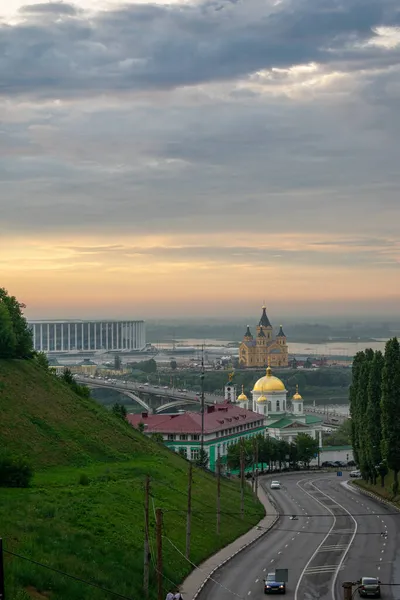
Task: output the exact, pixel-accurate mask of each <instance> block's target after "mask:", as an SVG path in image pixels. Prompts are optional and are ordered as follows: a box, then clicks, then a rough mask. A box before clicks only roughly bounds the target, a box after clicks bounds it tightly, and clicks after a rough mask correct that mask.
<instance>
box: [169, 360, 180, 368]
mask: <svg viewBox="0 0 400 600" xmlns="http://www.w3.org/2000/svg"><path fill="white" fill-rule="evenodd" d="M169 366H170V367H171V369H172V371H176V369H177V367H178V363H177V362H176V360H175V359H174V358H173V359H172V360H171V362H170V363H169Z"/></svg>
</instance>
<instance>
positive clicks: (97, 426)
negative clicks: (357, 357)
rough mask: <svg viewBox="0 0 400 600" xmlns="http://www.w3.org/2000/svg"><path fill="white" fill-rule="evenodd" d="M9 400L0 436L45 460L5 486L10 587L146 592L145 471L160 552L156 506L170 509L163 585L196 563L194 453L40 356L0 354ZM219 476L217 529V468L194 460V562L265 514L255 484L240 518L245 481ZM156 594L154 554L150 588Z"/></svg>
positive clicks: (82, 593)
mask: <svg viewBox="0 0 400 600" xmlns="http://www.w3.org/2000/svg"><path fill="white" fill-rule="evenodd" d="M0 411H1V421H0V444H1V445H2V447H6V448H8V449H10V450H13V451H19V452H23V453H25V454H26V455H27V456H28V457H29V459H30V460H31V462H32V463H33V465H34V467H35V469H36V472H35V476H34V480H33V483H32V485H31V487H30V488H28V489H6V488H0V535H1V537H2V538H3V543H4V547H5V550H6V551H7V552H6V554H5V574H6V596H7V598H12V599H13V600H28V599H33V598H34V599H39V598H42V599H52V600H56V599H57V600H61V599H66V598H68V600H78V599H79V600H82V598H85V599H88V600H100V599H101V600H104V599H108V598H110V599H111V598H114V597H116V596H115V595H113V594H111V593H109V592H107V591H104V589H103V590H101V589H98V588H96V587H92V586H90V585H89V583H91V584H94V585H97V586H100V587H102V588H105V589H106V590H111V591H113V592H114V593H116V594H120V595H122V596H123V597H126V598H137V597H138V596H139V595H140V596H142V595H143V593H142V590H141V585H142V578H143V498H144V493H143V487H144V480H145V476H146V475H147V474H149V475H150V477H151V494H152V498H151V502H150V508H151V511H150V513H151V514H150V538H151V546H152V549H153V553H152V558H154V559H155V552H154V548H155V525H154V510H155V509H156V508H158V507H159V508H162V509H163V512H164V538H163V559H164V568H163V575H164V584H165V590H166V591H167V588H169V587H171V586H173V584H179V583H180V582H181V581H182V580H183V579H184V577H185V576H186V575H187V574H188V573H189V572H190V570H191V568H192V567H191V565H190V564H189V562H188V561H186V560H185V558H184V557H183V556H182V554H181V553H180V552H183V553H184V550H185V523H186V502H187V496H186V488H187V478H188V462H187V461H185V460H184V459H182V458H181V457H179V456H178V455H176V454H174V453H171V452H170V451H168V450H167V449H166V448H164V446H162V445H159V444H156V443H154V442H152V441H151V440H148V439H147V438H145V437H144V436H143V435H142V434H140V433H139V432H137V431H135V430H133V429H131V428H130V427H129V426H128V425H127V424H125V423H124V422H122V421H120V420H119V419H118V418H117V417H114V416H113V415H112V414H110V413H109V412H107V411H106V410H105V409H104V408H103V407H101V406H99V405H98V404H96V402H95V401H94V400H90V399H89V400H87V399H82V398H80V397H77V396H75V395H74V393H72V392H71V391H70V390H69V388H68V387H66V385H65V384H63V383H61V382H59V381H58V380H56V379H55V378H54V376H52V375H49V374H47V373H46V372H45V371H43V370H41V369H40V368H39V367H38V366H36V365H35V364H34V363H33V362H31V361H0ZM221 488H222V490H221V506H222V507H223V509H222V510H223V514H222V518H221V533H220V535H219V536H217V534H216V527H215V504H216V502H215V499H216V482H215V479H214V477H213V476H210V475H208V474H206V473H204V472H203V471H200V470H198V469H194V478H193V521H192V545H191V549H192V552H191V556H190V558H191V560H192V561H193V562H194V563H195V564H199V563H200V562H201V561H202V560H204V559H205V558H206V557H207V556H209V555H210V554H212V553H213V552H215V551H216V550H217V549H218V548H220V547H222V546H224V545H226V544H227V543H228V542H229V541H231V540H233V539H234V538H235V537H237V536H238V535H240V534H241V533H243V532H244V531H246V530H247V529H249V527H250V526H251V525H253V524H255V523H256V522H257V521H258V520H259V519H260V518H261V517H262V516H263V513H264V511H263V508H262V507H261V505H260V504H259V503H258V501H257V500H256V499H254V497H253V496H252V494H251V493H250V490H246V504H245V519H244V520H241V518H240V514H239V511H240V490H239V486H238V484H237V483H236V482H230V481H228V480H223V483H222V486H221ZM174 546H175V547H174ZM10 552H11V553H14V554H10ZM15 554H16V555H18V556H15ZM22 557H25V558H28V559H30V560H33V561H36V562H38V563H41V565H47V566H49V567H52V568H53V569H56V570H59V571H61V572H63V573H67V574H69V575H72V576H74V577H76V578H78V579H82V580H84V581H85V582H87V583H83V582H80V581H76V580H74V579H72V578H70V577H67V576H66V575H63V574H62V573H59V572H55V571H51V570H48V569H46V568H45V567H44V566H40V565H37V564H34V563H32V562H29V561H28V560H24V559H23V558H22ZM155 597H156V581H155V565H154V564H153V563H152V566H151V588H150V598H155Z"/></svg>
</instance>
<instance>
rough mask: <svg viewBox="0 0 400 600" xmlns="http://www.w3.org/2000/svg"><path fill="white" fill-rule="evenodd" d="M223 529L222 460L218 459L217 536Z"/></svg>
mask: <svg viewBox="0 0 400 600" xmlns="http://www.w3.org/2000/svg"><path fill="white" fill-rule="evenodd" d="M220 527H221V459H220V456H219V449H218V457H217V535H219V533H220Z"/></svg>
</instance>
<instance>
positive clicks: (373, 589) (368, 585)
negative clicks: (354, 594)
mask: <svg viewBox="0 0 400 600" xmlns="http://www.w3.org/2000/svg"><path fill="white" fill-rule="evenodd" d="M379 584H380V581H379V579H378V578H377V577H362V578H361V581H360V587H359V588H358V593H359V595H360V596H361V597H363V598H367V597H368V596H371V597H372V598H380V597H381V586H380V585H379Z"/></svg>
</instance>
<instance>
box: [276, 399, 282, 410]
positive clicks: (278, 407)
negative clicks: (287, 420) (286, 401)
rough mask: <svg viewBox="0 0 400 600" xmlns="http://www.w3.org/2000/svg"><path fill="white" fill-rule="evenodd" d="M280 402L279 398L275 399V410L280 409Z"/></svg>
mask: <svg viewBox="0 0 400 600" xmlns="http://www.w3.org/2000/svg"><path fill="white" fill-rule="evenodd" d="M280 407H281V403H280V402H279V400H277V401H276V410H281V408H280Z"/></svg>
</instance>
